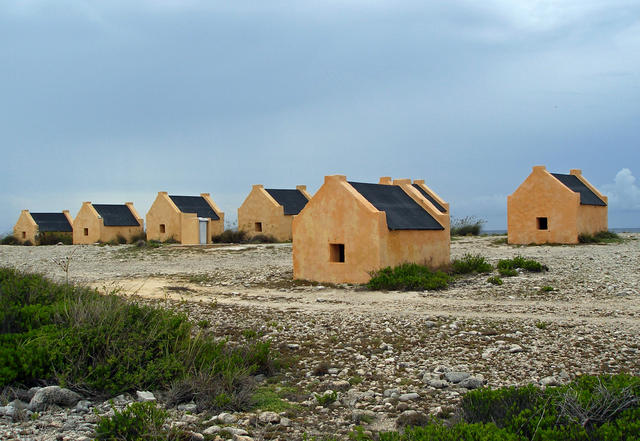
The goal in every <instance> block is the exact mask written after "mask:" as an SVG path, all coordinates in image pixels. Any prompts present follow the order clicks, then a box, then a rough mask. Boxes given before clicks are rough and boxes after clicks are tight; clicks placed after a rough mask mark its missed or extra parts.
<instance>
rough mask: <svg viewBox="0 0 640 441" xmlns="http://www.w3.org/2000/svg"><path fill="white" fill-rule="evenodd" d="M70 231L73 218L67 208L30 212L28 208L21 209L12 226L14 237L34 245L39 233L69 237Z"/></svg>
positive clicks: (36, 242)
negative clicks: (60, 210) (59, 210)
mask: <svg viewBox="0 0 640 441" xmlns="http://www.w3.org/2000/svg"><path fill="white" fill-rule="evenodd" d="M72 232H73V219H72V218H71V216H70V215H69V210H63V211H62V213H30V212H29V210H22V212H21V213H20V217H19V218H18V222H16V224H15V226H14V227H13V236H14V237H15V238H16V239H18V240H19V241H21V242H27V241H29V242H31V243H32V244H34V245H36V244H38V243H39V241H40V236H41V235H46V234H49V233H55V234H64V235H68V236H69V237H71V234H72Z"/></svg>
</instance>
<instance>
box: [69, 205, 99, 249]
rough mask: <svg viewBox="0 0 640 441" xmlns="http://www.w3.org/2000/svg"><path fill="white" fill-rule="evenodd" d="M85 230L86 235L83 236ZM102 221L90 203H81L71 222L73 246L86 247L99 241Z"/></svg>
mask: <svg viewBox="0 0 640 441" xmlns="http://www.w3.org/2000/svg"><path fill="white" fill-rule="evenodd" d="M85 229H86V230H87V233H88V234H87V235H85V234H84V232H85ZM101 230H102V219H100V216H99V215H98V212H97V211H96V210H95V209H94V208H93V206H92V205H91V202H83V203H82V207H80V211H78V214H76V217H75V219H74V221H73V244H74V245H86V244H91V243H96V242H98V241H99V240H100V235H101Z"/></svg>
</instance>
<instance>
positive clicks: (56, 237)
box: [36, 231, 73, 245]
mask: <svg viewBox="0 0 640 441" xmlns="http://www.w3.org/2000/svg"><path fill="white" fill-rule="evenodd" d="M36 242H37V243H38V245H57V244H59V243H62V244H64V245H71V244H73V235H72V234H71V233H58V232H55V231H45V232H41V233H38V235H37V236H36Z"/></svg>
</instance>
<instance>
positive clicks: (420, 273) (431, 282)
mask: <svg viewBox="0 0 640 441" xmlns="http://www.w3.org/2000/svg"><path fill="white" fill-rule="evenodd" d="M448 284H449V276H448V275H447V274H445V273H443V272H442V271H432V270H431V269H429V268H428V267H426V266H422V265H417V264H415V263H403V264H402V265H399V266H396V267H394V268H391V267H387V268H383V269H381V270H378V271H375V272H373V273H372V276H371V280H369V283H367V288H369V289H372V290H401V291H423V290H437V289H444V288H446V287H447V286H448Z"/></svg>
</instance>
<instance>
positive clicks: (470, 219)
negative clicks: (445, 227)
mask: <svg viewBox="0 0 640 441" xmlns="http://www.w3.org/2000/svg"><path fill="white" fill-rule="evenodd" d="M486 222H487V221H485V220H484V219H479V218H477V217H475V216H466V217H463V218H459V219H453V220H452V221H451V235H452V236H478V235H480V231H482V225H484V224H485V223H486Z"/></svg>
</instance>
